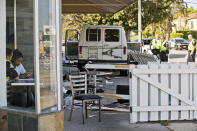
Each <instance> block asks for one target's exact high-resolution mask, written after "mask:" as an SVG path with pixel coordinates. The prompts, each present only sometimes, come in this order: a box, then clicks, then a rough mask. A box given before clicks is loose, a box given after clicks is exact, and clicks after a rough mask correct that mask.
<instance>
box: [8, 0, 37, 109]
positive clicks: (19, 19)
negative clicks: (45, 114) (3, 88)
mask: <svg viewBox="0 0 197 131" xmlns="http://www.w3.org/2000/svg"><path fill="white" fill-rule="evenodd" d="M6 6H7V7H6V75H7V103H8V107H22V108H27V109H31V110H32V109H33V110H34V109H35V81H34V26H33V23H34V18H33V0H7V1H6Z"/></svg>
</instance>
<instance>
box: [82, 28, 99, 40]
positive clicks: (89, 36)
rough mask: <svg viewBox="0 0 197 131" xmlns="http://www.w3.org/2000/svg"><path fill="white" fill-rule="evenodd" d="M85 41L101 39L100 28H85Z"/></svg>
mask: <svg viewBox="0 0 197 131" xmlns="http://www.w3.org/2000/svg"><path fill="white" fill-rule="evenodd" d="M86 41H101V29H87V30H86Z"/></svg>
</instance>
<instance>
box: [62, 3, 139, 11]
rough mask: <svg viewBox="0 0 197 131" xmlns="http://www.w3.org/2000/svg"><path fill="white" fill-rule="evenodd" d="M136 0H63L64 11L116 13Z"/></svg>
mask: <svg viewBox="0 0 197 131" xmlns="http://www.w3.org/2000/svg"><path fill="white" fill-rule="evenodd" d="M135 1H136V0H62V13H84V14H87V13H88V14H90V13H99V14H107V13H116V12H118V11H120V10H121V9H123V8H125V7H127V6H128V5H130V4H132V3H133V2H135Z"/></svg>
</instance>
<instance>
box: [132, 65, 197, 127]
mask: <svg viewBox="0 0 197 131" xmlns="http://www.w3.org/2000/svg"><path fill="white" fill-rule="evenodd" d="M130 75H131V76H130V82H129V83H130V109H131V113H130V122H131V123H136V122H147V121H160V120H193V119H197V67H195V64H194V63H189V64H186V63H185V64H184V63H182V64H178V63H172V64H167V63H163V64H157V63H155V64H154V63H149V64H148V65H139V66H134V65H130Z"/></svg>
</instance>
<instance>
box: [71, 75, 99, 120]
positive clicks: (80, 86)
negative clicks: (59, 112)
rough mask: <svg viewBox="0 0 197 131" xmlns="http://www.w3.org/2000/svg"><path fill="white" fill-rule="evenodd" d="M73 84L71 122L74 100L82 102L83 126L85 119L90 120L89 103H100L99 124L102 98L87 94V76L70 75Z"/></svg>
mask: <svg viewBox="0 0 197 131" xmlns="http://www.w3.org/2000/svg"><path fill="white" fill-rule="evenodd" d="M69 79H70V82H71V89H72V106H71V111H70V117H69V121H70V120H71V117H72V112H73V108H74V105H75V103H74V100H78V101H82V106H83V108H82V117H83V124H84V123H85V117H86V119H87V118H88V115H87V104H88V102H95V101H98V105H99V122H100V121H101V97H100V96H98V95H95V94H87V75H86V74H84V75H70V76H69Z"/></svg>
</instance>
